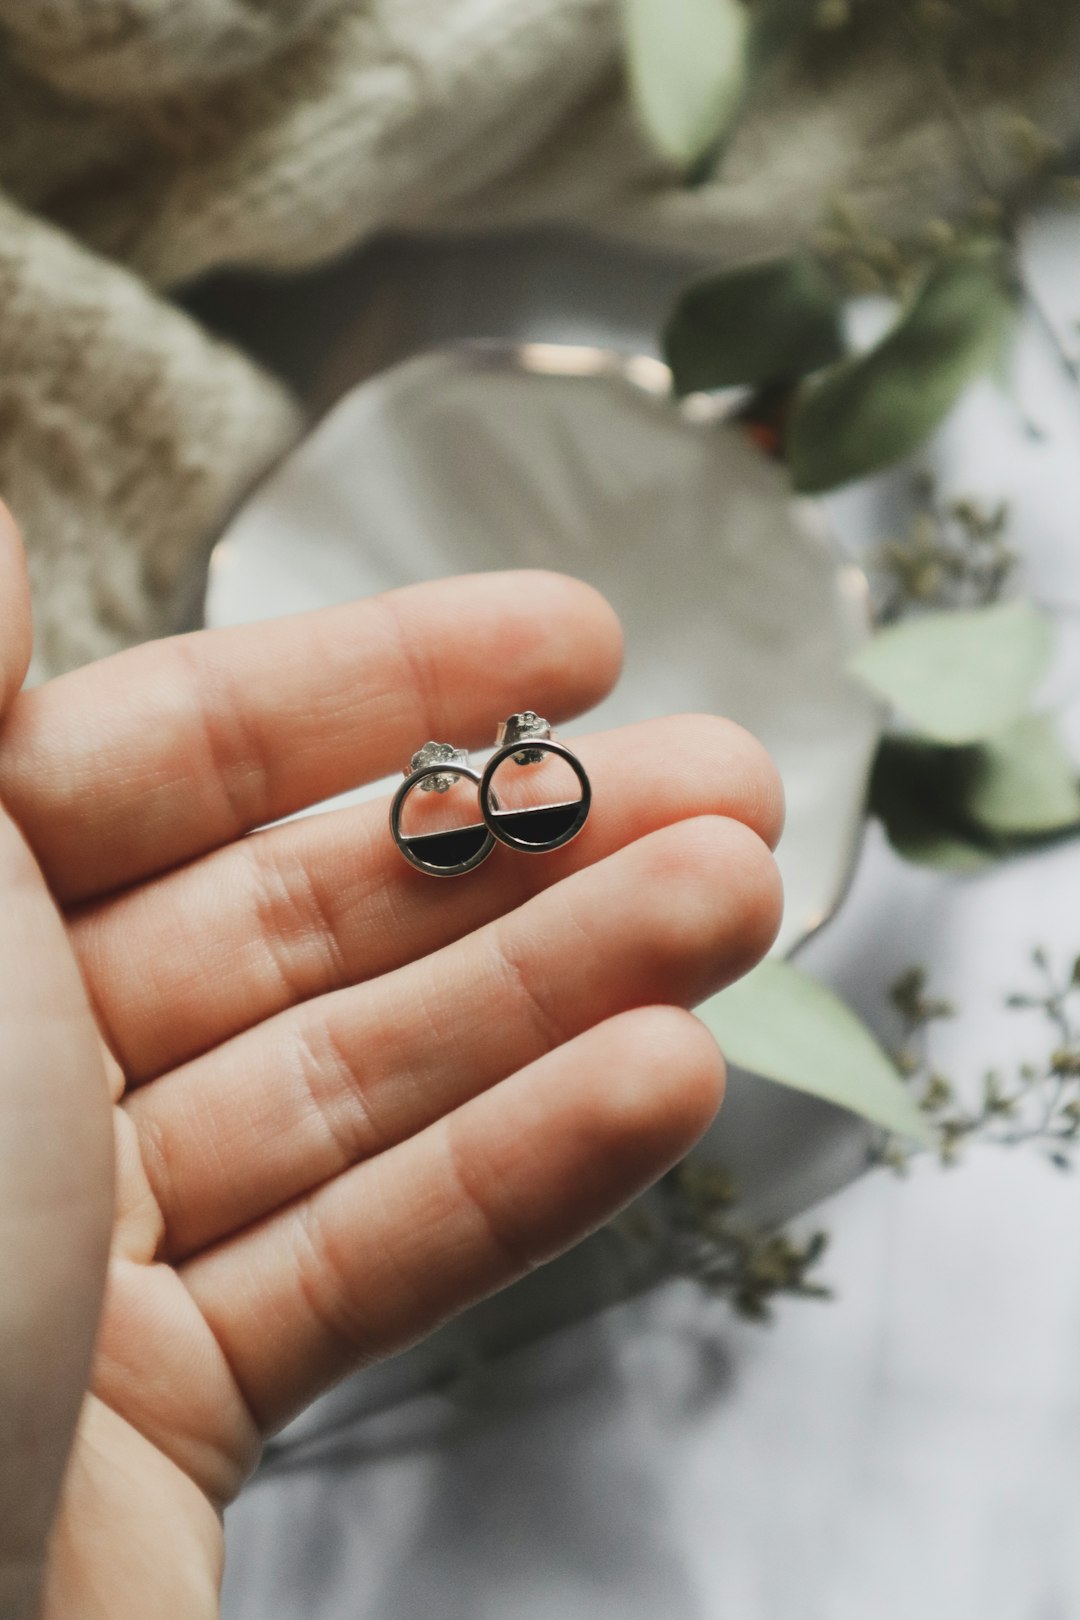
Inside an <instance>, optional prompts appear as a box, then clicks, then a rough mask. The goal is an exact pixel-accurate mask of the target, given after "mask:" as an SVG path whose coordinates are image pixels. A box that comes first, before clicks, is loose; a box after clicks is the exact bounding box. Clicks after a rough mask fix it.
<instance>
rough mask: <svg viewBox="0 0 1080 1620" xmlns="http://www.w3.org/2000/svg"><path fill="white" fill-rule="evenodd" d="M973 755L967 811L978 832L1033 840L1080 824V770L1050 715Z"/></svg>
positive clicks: (994, 740) (1027, 720)
mask: <svg viewBox="0 0 1080 1620" xmlns="http://www.w3.org/2000/svg"><path fill="white" fill-rule="evenodd" d="M974 756H975V757H974V758H973V760H972V762H971V767H970V769H971V775H970V780H969V783H968V788H967V793H966V795H965V809H966V812H967V814H968V816H969V817H970V819H971V820H972V821H973V822H975V823H977V825H978V826H979V827H982V828H985V829H986V831H987V832H989V833H997V834H1005V835H1027V836H1031V835H1036V834H1039V833H1057V832H1063V831H1065V830H1067V829H1068V828H1070V827H1074V826H1077V825H1080V785H1078V783H1077V773H1076V769H1075V767H1074V765H1073V763H1072V761H1071V760H1070V758H1069V755H1068V753H1067V752H1066V749H1065V745H1064V743H1063V741H1062V738H1061V733H1060V731H1059V730H1058V727H1057V726H1056V725H1055V723H1054V721H1053V719H1052V718H1051V717H1050V716H1048V715H1041V714H1040V715H1030V716H1028V717H1026V718H1025V719H1023V720H1021V721H1019V722H1018V724H1017V725H1015V726H1012V727H1010V729H1009V730H1008V731H1007V732H1005V733H1004V734H1003V735H1002V736H1000V737H994V738H992V739H991V741H990V742H988V743H986V744H984V745H983V747H982V748H979V749H977V750H974Z"/></svg>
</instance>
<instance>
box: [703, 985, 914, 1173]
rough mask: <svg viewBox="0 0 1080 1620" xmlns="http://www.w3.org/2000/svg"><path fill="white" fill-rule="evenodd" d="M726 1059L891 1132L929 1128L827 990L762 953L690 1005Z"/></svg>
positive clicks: (895, 1075) (862, 1029)
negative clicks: (749, 968)
mask: <svg viewBox="0 0 1080 1620" xmlns="http://www.w3.org/2000/svg"><path fill="white" fill-rule="evenodd" d="M698 1016H699V1017H701V1018H703V1019H704V1021H705V1023H706V1024H707V1025H708V1027H709V1028H710V1029H711V1030H712V1032H713V1034H714V1035H715V1036H716V1038H717V1040H718V1041H719V1042H720V1045H721V1048H722V1049H723V1051H724V1054H725V1056H726V1057H727V1059H728V1061H729V1062H731V1063H734V1064H737V1065H738V1066H739V1068H742V1069H749V1070H750V1071H751V1072H752V1073H754V1074H759V1075H762V1076H764V1077H765V1078H766V1079H769V1080H776V1081H778V1082H779V1083H780V1084H781V1085H785V1086H790V1087H792V1088H793V1089H794V1090H795V1091H806V1092H810V1093H811V1094H812V1095H813V1096H815V1097H823V1098H825V1099H826V1101H828V1102H832V1103H838V1104H839V1105H840V1107H842V1108H848V1109H850V1110H851V1111H852V1112H853V1113H856V1114H861V1115H862V1116H863V1118H864V1119H869V1120H871V1121H873V1123H874V1124H875V1125H882V1126H884V1127H885V1129H886V1130H889V1131H893V1132H895V1133H896V1134H897V1135H899V1136H904V1137H909V1138H911V1139H913V1140H915V1141H918V1142H923V1143H927V1144H929V1143H930V1142H931V1141H932V1132H931V1130H930V1128H929V1126H928V1125H927V1122H926V1119H925V1118H924V1116H923V1115H922V1114H921V1113H920V1112H919V1109H918V1107H917V1106H916V1104H915V1102H914V1100H913V1099H912V1096H911V1094H910V1092H909V1091H908V1090H907V1087H906V1086H905V1085H904V1082H903V1080H902V1079H901V1077H900V1074H899V1072H898V1071H897V1069H896V1067H895V1065H894V1064H893V1063H892V1062H890V1060H889V1058H888V1057H887V1056H886V1055H885V1053H884V1052H883V1051H882V1049H881V1047H880V1046H879V1044H878V1042H877V1041H876V1040H875V1038H874V1036H873V1035H872V1034H871V1033H870V1031H869V1030H868V1029H867V1028H866V1026H865V1025H864V1024H863V1023H862V1022H861V1021H860V1020H859V1019H858V1018H857V1017H856V1016H855V1014H854V1013H853V1012H852V1011H851V1009H850V1008H849V1007H846V1006H845V1005H844V1003H843V1002H842V1001H841V1000H840V999H839V997H837V996H835V995H834V994H833V993H832V991H831V990H827V989H825V987H824V986H823V985H820V984H817V983H816V982H815V981H814V980H813V979H810V978H807V976H806V975H805V974H804V973H802V972H800V971H799V969H798V968H796V967H793V966H792V965H791V963H790V962H781V961H776V960H768V961H765V962H763V963H762V964H761V966H760V967H758V968H755V970H754V972H753V973H751V974H749V975H748V976H747V977H746V978H745V979H742V980H741V981H740V982H739V983H738V984H734V985H732V986H731V987H730V989H728V990H724V991H722V992H721V993H720V995H718V996H714V997H713V998H712V1000H711V1001H708V1002H706V1003H705V1005H704V1007H701V1008H699V1009H698Z"/></svg>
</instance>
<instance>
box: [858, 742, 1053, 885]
mask: <svg viewBox="0 0 1080 1620" xmlns="http://www.w3.org/2000/svg"><path fill="white" fill-rule="evenodd" d="M870 809H871V811H872V813H873V814H874V815H876V816H878V817H879V819H880V820H881V822H882V823H883V825H884V827H885V831H886V833H887V835H888V838H889V842H890V843H891V844H892V846H893V848H894V849H895V850H896V851H897V853H898V854H900V855H903V856H904V858H905V859H907V860H910V861H915V862H916V863H918V864H919V865H922V866H933V867H938V868H940V869H942V870H945V871H951V872H976V871H979V870H980V869H982V868H983V867H986V866H989V865H991V864H992V863H993V862H995V861H999V860H1001V859H1003V858H1005V857H1007V856H1009V855H1014V854H1019V853H1022V852H1024V851H1027V850H1031V849H1036V848H1038V847H1040V845H1042V844H1045V843H1046V842H1047V841H1048V840H1050V839H1055V838H1059V837H1061V836H1062V835H1066V834H1069V833H1074V832H1080V786H1078V784H1077V776H1076V769H1075V767H1074V765H1073V763H1072V761H1071V760H1070V758H1069V755H1068V752H1067V750H1066V748H1065V745H1064V743H1063V741H1062V738H1061V736H1060V733H1059V731H1058V728H1057V726H1056V724H1055V723H1054V720H1053V719H1052V718H1051V717H1050V716H1048V715H1031V716H1027V717H1026V718H1025V719H1023V720H1021V721H1020V722H1019V724H1017V725H1015V726H1012V727H1010V729H1009V730H1008V731H1006V732H1004V733H1003V734H1002V735H1001V736H999V737H994V738H992V739H991V740H990V741H989V742H987V743H982V744H980V745H978V746H973V747H967V748H952V747H946V746H943V745H941V744H938V743H930V742H925V741H923V740H921V739H919V738H911V737H886V738H884V739H883V741H882V743H881V746H880V748H879V749H878V754H877V758H876V760H875V762H874V770H873V774H872V776H871V782H870Z"/></svg>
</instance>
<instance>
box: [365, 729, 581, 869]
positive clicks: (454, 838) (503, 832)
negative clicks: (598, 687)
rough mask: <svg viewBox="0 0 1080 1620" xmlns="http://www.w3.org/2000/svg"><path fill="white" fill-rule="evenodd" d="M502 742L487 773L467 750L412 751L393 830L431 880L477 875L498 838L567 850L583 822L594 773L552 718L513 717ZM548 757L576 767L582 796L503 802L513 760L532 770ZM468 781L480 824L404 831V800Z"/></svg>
mask: <svg viewBox="0 0 1080 1620" xmlns="http://www.w3.org/2000/svg"><path fill="white" fill-rule="evenodd" d="M495 745H496V746H495V753H494V754H493V755H492V756H491V759H490V760H489V761H488V763H487V765H486V766H485V767H484V771H483V773H482V774H481V772H480V771H478V770H476V769H475V768H474V767H473V766H472V765H471V764H470V763H469V756H468V754H467V753H466V752H465V750H464V749H463V748H455V747H454V746H453V745H452V744H451V743H437V742H429V743H425V744H424V746H423V748H421V749H419V750H418V751H417V752H416V753H415V754H414V755H413V757H412V759H411V760H410V762H409V768H408V770H407V771H406V772H405V780H404V781H403V782H402V784H401V786H400V787H399V788H398V790H397V792H396V793H395V795H394V799H393V803H392V804H391V806H390V832H391V835H392V837H393V840H394V842H395V844H396V845H397V847H398V849H399V850H400V851H401V853H402V854H403V855H404V857H405V859H406V860H407V861H408V862H409V864H410V866H415V867H416V869H417V871H420V872H427V873H428V874H429V875H430V876H432V877H456V876H458V875H459V874H460V873H462V872H471V871H473V870H474V869H475V868H476V867H477V866H479V865H480V864H481V863H482V862H483V861H486V860H487V858H488V856H489V855H490V854H491V852H492V850H493V849H494V848H495V845H496V843H497V842H498V843H500V844H505V845H506V846H507V847H508V848H509V849H518V850H524V851H526V852H527V853H529V854H533V855H540V854H544V853H545V852H546V851H548V850H551V849H561V848H562V846H563V844H568V843H569V842H570V840H571V839H572V838H576V837H577V835H578V833H579V832H580V831H581V829H582V827H584V825H585V823H586V821H587V820H588V816H589V807H590V804H591V802H592V787H591V785H590V783H589V778H588V776H587V775H586V773H585V767H584V766H583V765H582V763H581V761H580V760H579V759H578V757H577V755H576V754H575V753H574V752H573V751H572V749H569V748H567V746H566V744H565V743H562V742H558V741H556V739H555V738H554V737H553V736H552V734H551V726H550V725H549V724H548V722H547V721H546V720H544V719H542V718H541V716H540V715H538V714H536V713H534V711H533V710H532V709H525V710H523V711H522V713H520V714H512V715H511V716H510V718H509V719H508V720H504V721H503V723H502V725H501V726H500V727H499V729H498V732H497V734H496V737H495ZM549 756H555V757H557V758H558V759H561V760H564V761H565V762H566V764H567V765H568V766H569V767H570V769H571V770H572V771H573V773H574V775H575V776H576V777H577V780H578V786H579V787H580V789H581V792H580V794H579V796H578V797H577V798H571V799H567V800H560V801H559V802H557V803H554V804H540V805H532V804H530V805H526V806H524V807H522V808H520V809H511V808H506V807H504V806H503V805H501V804H500V802H499V799H498V796H497V794H496V792H495V786H494V784H495V776H496V774H497V773H498V772H499V771H500V770H501V769H502V767H503V766H505V765H506V764H507V762H508V761H511V762H512V763H513V764H514V765H515V766H520V767H523V768H528V767H529V766H533V765H540V764H542V763H543V762H544V760H545V759H546V758H548V757H549ZM463 779H464V780H465V781H468V782H472V783H473V784H474V785H475V787H476V790H477V797H478V799H479V804H480V815H481V818H482V819H481V820H480V821H478V822H470V823H469V824H467V825H466V826H464V827H453V828H450V829H447V830H442V831H437V832H418V833H413V834H406V833H405V832H404V831H403V830H402V818H403V814H404V810H405V805H406V802H407V800H408V799H409V798H410V796H411V795H412V794H413V793H415V792H420V793H447V792H449V790H450V789H451V788H452V787H453V786H454V784H455V783H456V782H459V781H461V780H463Z"/></svg>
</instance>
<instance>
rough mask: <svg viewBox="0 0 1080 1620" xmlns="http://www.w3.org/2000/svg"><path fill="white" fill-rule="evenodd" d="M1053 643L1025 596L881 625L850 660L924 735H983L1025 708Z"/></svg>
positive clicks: (966, 738) (952, 738)
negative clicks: (1021, 599)
mask: <svg viewBox="0 0 1080 1620" xmlns="http://www.w3.org/2000/svg"><path fill="white" fill-rule="evenodd" d="M1052 647H1053V632H1052V630H1051V627H1050V623H1049V621H1048V620H1047V619H1046V618H1045V617H1044V615H1043V614H1041V613H1040V612H1039V611H1038V609H1037V608H1035V607H1033V606H1032V604H1031V603H1030V602H1025V601H1016V602H998V603H995V604H993V605H992V606H991V607H982V608H967V609H961V610H958V611H956V612H950V613H928V614H925V615H924V616H922V617H921V618H917V619H908V620H906V621H905V622H904V623H903V624H898V625H893V626H891V627H890V628H889V629H887V630H881V631H879V633H878V634H877V635H876V636H873V637H872V638H871V639H870V640H869V641H868V642H866V643H865V645H864V646H863V647H861V648H860V649H859V651H858V652H857V653H856V654H855V657H854V658H853V659H852V660H851V664H850V666H849V667H850V669H851V670H852V672H853V674H855V675H858V676H859V678H860V679H861V680H863V681H865V682H866V684H867V685H868V686H869V687H871V688H872V689H873V690H874V691H875V692H877V693H878V694H879V695H880V696H881V697H883V698H885V699H886V700H887V701H888V702H889V703H891V704H892V705H893V706H894V707H895V708H896V709H898V710H899V712H900V713H901V714H902V715H903V716H904V718H905V719H906V720H908V721H910V722H911V723H912V724H913V725H914V726H915V727H916V728H917V729H918V730H919V731H920V732H922V733H923V734H924V735H925V736H927V737H931V738H933V739H934V740H935V741H937V742H948V743H968V742H982V741H984V740H985V739H986V738H988V737H993V736H994V735H995V734H997V733H1000V732H1002V731H1005V730H1006V729H1007V728H1008V727H1009V726H1011V725H1014V724H1016V723H1017V722H1018V721H1019V720H1021V719H1022V718H1023V717H1024V715H1025V714H1026V713H1027V712H1028V710H1029V709H1030V707H1031V700H1032V697H1033V695H1034V692H1035V689H1036V687H1037V686H1038V684H1039V682H1040V680H1041V679H1042V677H1043V675H1044V674H1045V672H1046V666H1047V663H1048V662H1049V658H1050V653H1051V650H1052Z"/></svg>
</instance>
